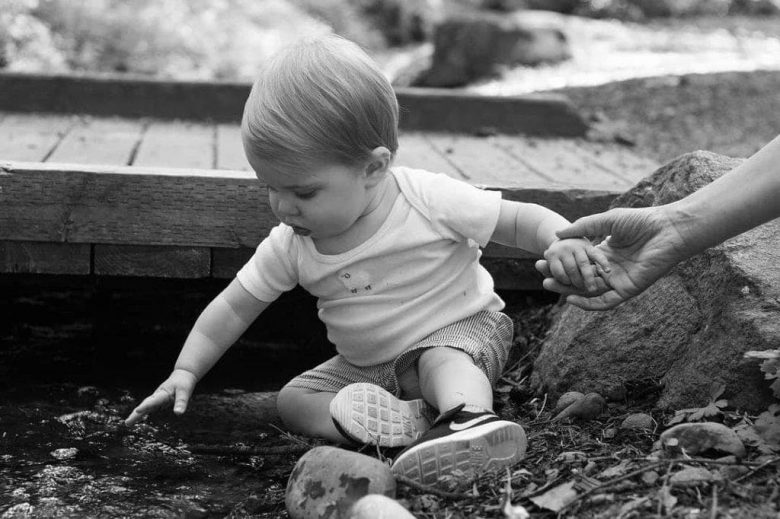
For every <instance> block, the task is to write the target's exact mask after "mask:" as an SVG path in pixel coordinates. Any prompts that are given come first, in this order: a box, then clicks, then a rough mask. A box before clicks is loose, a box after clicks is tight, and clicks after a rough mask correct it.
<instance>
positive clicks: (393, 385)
mask: <svg viewBox="0 0 780 519" xmlns="http://www.w3.org/2000/svg"><path fill="white" fill-rule="evenodd" d="M512 335H513V324H512V320H511V319H510V318H509V317H508V316H507V315H506V314H503V313H501V312H488V311H482V312H477V313H476V314H474V315H472V316H470V317H467V318H465V319H462V320H460V321H457V322H455V323H453V324H450V325H448V326H445V327H444V328H441V329H439V330H437V331H435V332H433V333H432V334H430V335H428V336H427V337H425V338H423V339H422V340H421V341H420V342H418V343H416V344H414V345H412V346H411V347H410V348H409V349H408V350H406V351H404V352H403V353H402V354H401V355H399V356H398V357H397V358H395V359H393V360H390V361H388V362H384V363H382V364H376V365H373V366H355V365H354V364H350V363H349V362H347V361H346V359H344V357H342V356H341V355H336V356H335V357H333V358H331V359H329V360H327V361H325V362H323V363H322V364H320V365H319V366H317V367H315V368H313V369H310V370H309V371H306V372H304V373H302V374H300V375H298V376H297V377H295V378H294V379H292V380H291V381H290V382H288V383H287V387H297V388H301V389H310V390H314V391H324V392H328V393H337V392H338V391H339V390H340V389H341V388H343V387H345V386H348V385H349V384H354V383H357V382H370V383H372V384H376V385H378V386H380V387H382V388H384V389H386V390H387V391H389V392H391V393H393V394H394V395H396V396H401V387H400V384H399V376H400V375H402V374H403V373H404V372H405V371H406V370H408V369H409V368H415V369H416V367H417V360H418V359H419V358H420V355H422V353H423V352H424V351H425V350H426V349H428V348H435V347H438V346H446V347H449V348H455V349H456V350H461V351H463V352H466V353H467V354H468V355H469V356H471V358H472V359H473V360H474V364H476V365H477V367H479V368H480V369H481V370H482V371H483V372H484V373H485V375H486V376H487V378H488V379H489V380H490V383H491V385H495V383H496V382H497V381H498V378H499V377H500V376H501V374H502V372H503V369H504V365H505V364H506V361H507V358H508V357H509V349H510V347H511V346H512Z"/></svg>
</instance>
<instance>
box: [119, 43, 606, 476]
mask: <svg viewBox="0 0 780 519" xmlns="http://www.w3.org/2000/svg"><path fill="white" fill-rule="evenodd" d="M241 129H242V138H243V144H244V149H245V151H246V155H247V158H248V159H249V163H250V164H251V166H252V168H253V169H254V171H255V172H256V174H257V177H258V178H259V179H260V180H261V181H262V182H263V183H264V184H266V185H267V186H268V197H269V202H270V205H271V209H272V211H273V213H274V215H275V216H276V217H277V218H278V219H279V221H280V223H279V224H278V225H277V226H276V227H274V228H273V229H272V230H271V232H270V233H269V235H268V236H267V237H266V238H265V239H264V240H263V241H262V242H261V243H260V245H259V246H258V247H257V250H256V252H255V254H254V256H253V257H252V258H251V259H250V260H249V262H248V263H247V264H246V265H244V266H243V268H241V270H240V271H239V272H238V274H237V276H236V279H235V280H233V281H232V282H231V283H230V284H229V286H228V287H227V288H226V289H225V290H224V291H223V292H222V293H221V294H219V295H218V296H217V297H216V298H215V299H214V300H213V301H212V302H211V303H210V304H209V305H208V306H207V307H206V309H205V310H204V311H203V313H202V314H201V315H200V317H199V318H198V320H197V321H196V323H195V325H194V327H193V329H192V331H191V333H190V334H189V336H188V337H187V340H186V341H185V344H184V347H183V348H182V351H181V353H180V355H179V357H178V360H177V361H176V364H175V367H174V370H173V372H172V373H171V375H170V376H169V377H168V379H167V380H165V381H164V382H163V383H162V385H160V387H159V388H158V389H157V390H156V391H155V392H154V393H153V394H152V395H151V396H149V397H148V398H146V399H145V400H144V401H143V402H142V403H141V404H140V405H139V406H138V407H137V408H136V409H135V410H134V411H133V412H132V414H131V415H130V416H129V417H128V418H127V423H128V424H133V423H135V422H137V421H138V420H140V419H142V418H143V417H144V416H145V415H147V414H148V413H149V412H151V411H152V410H153V409H155V408H158V407H160V406H162V405H164V404H166V403H168V402H170V401H171V400H173V402H174V404H173V406H174V412H175V413H179V414H180V413H183V412H184V410H185V409H186V407H187V402H188V400H189V398H190V396H191V394H192V391H193V388H194V387H195V384H196V383H197V381H198V380H200V379H201V378H202V377H203V376H204V375H205V373H206V372H207V371H208V370H209V369H210V368H211V367H212V366H213V365H214V363H215V362H216V361H217V360H218V359H219V358H220V356H221V355H222V354H223V353H225V351H226V350H227V349H228V348H229V347H230V346H231V345H232V344H233V343H234V342H235V341H236V340H237V338H238V337H239V336H240V335H241V334H242V333H243V332H244V331H245V330H246V329H247V327H248V326H249V325H250V323H251V322H252V321H253V320H254V319H255V318H256V317H257V316H258V315H259V314H260V313H261V312H262V311H263V310H264V309H265V308H266V307H267V306H268V305H269V304H270V303H271V302H272V301H274V300H275V299H276V298H277V297H278V296H279V295H280V294H281V293H282V292H284V291H286V290H290V289H292V288H293V287H294V286H295V285H296V284H300V285H301V286H302V287H303V288H305V289H306V290H307V291H309V292H310V293H312V294H313V295H315V296H316V297H317V298H318V303H317V307H318V314H319V317H320V319H322V321H323V322H324V323H325V324H326V327H327V331H328V338H329V339H330V341H331V342H332V343H333V344H335V345H336V350H337V353H338V354H337V355H336V356H335V357H333V358H332V359H330V360H328V361H326V362H325V363H323V364H321V365H320V366H317V367H315V368H314V369H311V370H309V371H306V372H305V373H303V374H301V375H299V376H297V377H296V378H294V379H293V380H291V381H290V382H289V383H288V384H287V385H285V386H284V388H282V390H281V391H280V392H279V396H278V402H277V404H278V409H279V414H280V417H281V419H282V421H283V422H284V423H285V425H286V426H287V427H288V428H289V429H290V430H291V431H294V432H297V433H303V434H307V435H311V436H318V437H322V438H326V439H328V440H331V441H334V442H353V443H355V442H357V443H373V444H377V445H380V446H386V447H406V448H405V449H404V450H402V451H401V452H400V453H399V454H398V455H397V456H395V459H394V463H393V465H392V470H393V471H394V472H395V473H396V474H399V475H403V476H406V477H409V478H412V479H414V480H416V481H419V482H421V483H424V484H429V483H435V482H436V481H437V480H438V479H439V478H440V477H441V476H446V475H449V474H453V472H454V471H461V472H462V473H464V474H465V475H466V476H473V475H476V474H479V473H482V472H485V471H488V470H493V469H498V468H501V467H504V466H508V465H511V464H514V463H515V462H517V461H519V460H520V459H521V458H522V457H523V455H524V453H525V449H526V437H525V433H524V431H523V428H522V427H521V426H520V425H519V424H517V423H514V422H512V421H507V420H501V419H499V418H498V416H496V415H495V414H494V412H493V410H492V409H493V391H492V388H493V385H494V384H495V382H496V381H497V379H498V377H499V376H500V375H501V372H502V369H503V368H504V364H505V362H506V360H507V356H508V352H509V348H510V345H511V342H512V322H511V320H510V319H509V317H507V316H506V315H505V314H503V313H501V310H502V309H503V307H504V302H503V301H502V300H501V298H500V297H499V296H498V295H497V294H496V292H495V291H494V289H493V280H492V279H491V277H490V275H489V274H488V272H487V271H486V270H485V269H484V268H483V267H482V266H481V265H480V264H479V258H480V254H481V253H480V249H479V247H482V246H485V245H487V243H488V242H490V241H494V242H497V243H501V244H504V245H509V246H513V247H519V248H522V249H524V250H527V251H532V252H536V253H538V254H540V255H541V253H543V252H544V256H545V258H546V259H547V261H548V263H549V266H550V271H551V272H552V274H553V275H554V276H555V278H556V279H557V280H558V281H559V282H561V283H566V284H572V285H574V286H577V287H579V288H582V289H588V288H593V285H594V283H596V277H597V273H596V269H595V264H599V265H600V266H601V267H604V268H607V263H606V259H605V257H604V256H603V254H602V253H601V252H600V251H598V250H597V249H595V248H594V247H592V246H591V244H590V242H588V241H587V240H585V239H567V240H558V239H557V238H556V236H555V231H556V230H559V229H562V228H565V227H567V226H568V225H569V222H568V221H567V220H566V219H564V218H563V217H561V216H560V215H558V214H556V213H554V212H552V211H550V210H548V209H545V208H543V207H541V206H538V205H535V204H526V203H518V202H511V201H507V200H502V199H501V193H500V192H498V191H485V190H481V189H478V188H476V187H473V186H471V185H469V184H466V183H464V182H461V181H459V180H455V179H453V178H450V177H448V176H446V175H443V174H434V173H430V172H427V171H422V170H416V169H409V168H404V167H392V162H393V157H394V155H395V152H396V150H397V147H398V138H397V132H398V104H397V101H396V98H395V94H394V92H393V89H392V87H391V86H390V84H389V82H388V81H387V80H386V78H385V77H384V76H383V74H382V73H381V71H380V70H379V68H378V67H377V65H376V64H375V63H374V62H373V61H372V60H371V59H370V58H369V57H368V56H367V55H366V54H365V53H364V52H363V51H362V50H360V48H359V47H357V46H356V45H355V44H353V43H352V42H349V41H347V40H345V39H342V38H340V37H336V36H328V37H324V38H320V39H317V40H313V41H304V42H300V43H298V44H295V45H293V46H291V47H289V48H287V49H285V50H283V51H282V52H280V53H279V54H277V55H276V56H275V57H274V58H272V59H271V60H270V61H269V62H268V63H267V64H266V66H265V67H264V69H263V71H262V73H261V75H260V77H259V79H258V80H257V82H256V83H255V84H254V86H253V88H252V91H251V94H250V96H249V99H248V100H247V103H246V107H245V110H244V116H243V121H242V128H241ZM545 251H546V252H545ZM455 474H458V472H455Z"/></svg>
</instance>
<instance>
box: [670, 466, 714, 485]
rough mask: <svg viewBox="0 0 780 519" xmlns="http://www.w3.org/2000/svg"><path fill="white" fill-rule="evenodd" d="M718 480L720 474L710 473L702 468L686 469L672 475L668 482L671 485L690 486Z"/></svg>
mask: <svg viewBox="0 0 780 519" xmlns="http://www.w3.org/2000/svg"><path fill="white" fill-rule="evenodd" d="M717 480H720V474H718V473H717V472H711V471H709V470H707V469H705V468H704V467H686V468H684V469H682V470H681V471H679V472H675V473H674V474H672V477H670V478H669V482H670V483H671V484H673V485H680V486H692V485H695V484H697V483H702V482H705V483H706V482H710V481H717Z"/></svg>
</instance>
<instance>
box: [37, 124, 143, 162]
mask: <svg viewBox="0 0 780 519" xmlns="http://www.w3.org/2000/svg"><path fill="white" fill-rule="evenodd" d="M144 126H145V122H144V121H143V120H140V119H119V118H116V117H112V118H106V119H98V118H94V117H85V118H82V119H81V121H80V124H78V125H76V126H75V127H74V128H73V129H72V130H71V131H70V132H69V133H68V135H67V136H66V137H65V138H64V139H63V140H62V142H61V143H60V145H59V146H57V149H56V150H54V153H52V155H51V156H50V157H49V158H48V159H47V160H49V161H50V162H72V163H78V164H107V165H112V166H126V165H128V164H130V161H131V159H132V157H133V153H134V152H135V149H136V147H137V146H138V145H139V144H140V142H141V138H142V136H143V132H144Z"/></svg>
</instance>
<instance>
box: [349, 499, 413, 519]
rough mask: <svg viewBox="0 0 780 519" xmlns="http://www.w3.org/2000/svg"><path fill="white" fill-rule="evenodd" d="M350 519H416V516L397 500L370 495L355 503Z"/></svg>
mask: <svg viewBox="0 0 780 519" xmlns="http://www.w3.org/2000/svg"><path fill="white" fill-rule="evenodd" d="M348 519H414V516H413V515H412V514H411V513H410V512H409V510H407V509H406V508H404V507H403V506H401V504H400V503H399V502H398V501H396V500H395V499H391V498H389V497H387V496H385V495H382V494H369V495H367V496H364V497H361V498H360V499H358V500H357V501H356V502H355V504H354V505H353V506H352V509H351V510H350V512H349V516H348Z"/></svg>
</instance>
